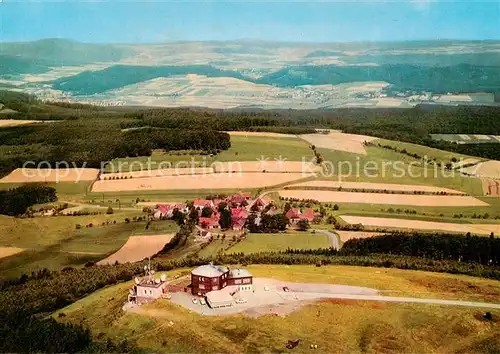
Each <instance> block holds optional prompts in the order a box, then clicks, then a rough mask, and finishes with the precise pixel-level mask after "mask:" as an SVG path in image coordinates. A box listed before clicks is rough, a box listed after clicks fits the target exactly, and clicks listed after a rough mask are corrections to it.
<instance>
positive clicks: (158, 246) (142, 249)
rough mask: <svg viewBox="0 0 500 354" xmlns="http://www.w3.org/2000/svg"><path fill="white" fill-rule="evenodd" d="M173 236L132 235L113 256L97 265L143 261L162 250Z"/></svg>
mask: <svg viewBox="0 0 500 354" xmlns="http://www.w3.org/2000/svg"><path fill="white" fill-rule="evenodd" d="M173 237H174V235H173V234H166V235H151V236H131V237H129V239H128V241H127V243H125V244H124V245H123V247H122V248H120V249H119V250H118V251H117V252H115V253H113V254H112V255H111V256H109V257H107V258H105V259H103V260H102V261H99V262H98V263H97V265H106V264H115V262H118V263H127V262H131V263H132V262H138V261H142V260H143V259H144V258H147V257H150V256H152V255H154V254H156V253H158V252H159V251H161V250H162V249H163V247H164V246H165V244H167V243H168V242H170V240H171V239H172V238H173Z"/></svg>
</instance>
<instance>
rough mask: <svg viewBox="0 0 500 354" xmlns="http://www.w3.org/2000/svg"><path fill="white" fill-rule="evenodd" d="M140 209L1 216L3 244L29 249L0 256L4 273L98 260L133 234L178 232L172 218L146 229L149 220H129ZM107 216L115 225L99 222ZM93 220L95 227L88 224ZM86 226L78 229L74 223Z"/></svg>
mask: <svg viewBox="0 0 500 354" xmlns="http://www.w3.org/2000/svg"><path fill="white" fill-rule="evenodd" d="M141 214H142V213H141V212H125V211H122V212H116V213H115V214H113V215H106V214H104V215H95V216H72V217H69V216H68V217H63V216H59V217H39V218H34V219H16V218H10V217H6V216H0V246H3V247H21V248H25V249H26V250H25V251H24V252H22V253H19V254H17V255H14V256H11V257H7V258H3V259H1V260H0V271H1V277H6V278H7V277H14V276H19V275H20V274H22V273H23V272H24V273H25V272H31V271H34V270H37V269H42V268H49V269H53V270H56V269H61V268H62V267H65V266H81V265H83V264H85V263H86V262H88V261H97V260H100V259H102V258H104V257H105V256H106V255H108V254H111V253H113V252H115V251H116V250H117V249H119V248H120V247H121V246H122V245H123V244H124V243H125V242H126V241H127V239H128V237H129V236H133V235H144V234H146V235H147V234H163V233H172V232H175V231H176V229H177V227H176V225H175V224H174V223H173V222H170V221H161V222H153V224H152V225H151V227H150V228H149V230H145V226H146V222H137V223H136V222H132V223H130V224H126V223H125V222H124V219H125V218H130V219H131V218H132V217H134V216H140V215H141ZM105 220H111V221H112V220H116V221H117V224H116V225H108V226H99V225H101V224H102V222H103V221H105ZM90 223H92V224H93V225H94V227H92V228H85V225H88V224H90ZM76 224H81V225H82V226H83V227H84V228H83V229H80V230H76V228H75V225H76Z"/></svg>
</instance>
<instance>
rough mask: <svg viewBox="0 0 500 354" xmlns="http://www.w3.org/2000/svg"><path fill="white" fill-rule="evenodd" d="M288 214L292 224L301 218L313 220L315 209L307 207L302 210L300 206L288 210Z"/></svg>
mask: <svg viewBox="0 0 500 354" xmlns="http://www.w3.org/2000/svg"><path fill="white" fill-rule="evenodd" d="M286 216H287V217H288V219H289V220H290V223H291V224H296V223H298V222H299V221H300V220H307V221H309V222H312V221H313V220H314V211H313V210H312V209H307V210H305V211H304V212H302V211H301V210H300V209H298V208H291V209H290V210H288V211H287V213H286Z"/></svg>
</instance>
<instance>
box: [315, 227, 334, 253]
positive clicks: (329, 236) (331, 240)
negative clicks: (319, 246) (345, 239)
mask: <svg viewBox="0 0 500 354" xmlns="http://www.w3.org/2000/svg"><path fill="white" fill-rule="evenodd" d="M313 231H314V232H320V233H322V234H325V235H327V236H328V238H329V239H330V245H331V246H332V248H334V249H335V250H337V251H338V250H339V249H340V244H339V238H338V236H337V235H336V234H334V233H333V232H330V231H328V230H318V229H313Z"/></svg>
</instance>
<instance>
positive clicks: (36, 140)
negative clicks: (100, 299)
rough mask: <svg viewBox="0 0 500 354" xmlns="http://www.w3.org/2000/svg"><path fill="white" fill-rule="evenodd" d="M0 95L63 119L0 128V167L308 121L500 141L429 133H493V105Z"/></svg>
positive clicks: (139, 150)
mask: <svg viewBox="0 0 500 354" xmlns="http://www.w3.org/2000/svg"><path fill="white" fill-rule="evenodd" d="M0 102H2V103H4V104H5V105H6V106H7V107H9V108H12V109H14V108H15V110H17V111H18V112H19V113H17V114H15V115H14V116H11V118H16V119H43V120H47V119H50V120H64V121H58V122H53V123H39V124H34V125H30V126H20V127H10V128H2V129H0V143H1V144H2V145H1V146H0V173H2V174H5V173H8V172H9V171H11V170H13V169H15V168H17V167H20V166H22V164H23V163H24V162H25V161H35V162H38V161H49V162H55V161H68V162H70V163H72V162H74V163H75V165H76V166H83V164H84V163H85V166H86V167H100V165H101V162H104V161H109V160H111V159H113V158H117V157H127V156H149V155H150V154H151V151H152V150H153V149H157V148H160V149H167V150H186V149H196V150H204V151H207V152H211V153H217V152H218V151H220V150H225V149H227V148H228V147H229V146H230V140H229V136H228V135H227V134H225V133H222V132H220V131H231V130H247V131H270V132H280V133H291V134H304V133H311V132H313V131H314V129H315V128H330V129H341V130H343V131H345V132H348V133H356V134H366V135H372V136H376V137H380V138H386V139H390V140H399V141H404V142H410V143H416V144H422V145H426V146H430V147H434V148H439V149H443V150H447V151H452V152H457V153H462V154H466V155H472V156H478V157H485V158H491V159H497V158H498V156H500V144H497V143H481V144H461V145H459V144H456V143H450V142H445V141H434V140H432V139H431V137H430V134H486V135H500V119H499V117H500V108H499V107H479V106H458V107H439V106H430V105H421V106H417V107H415V108H412V109H363V108H345V109H335V110H311V111H294V110H270V111H265V110H213V109H189V108H160V109H158V108H157V109H137V108H133V107H125V108H118V107H112V108H103V107H93V106H89V105H82V104H69V103H51V104H43V103H41V102H39V101H38V100H36V99H35V98H34V97H32V96H29V95H24V94H21V93H12V92H8V91H0Z"/></svg>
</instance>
